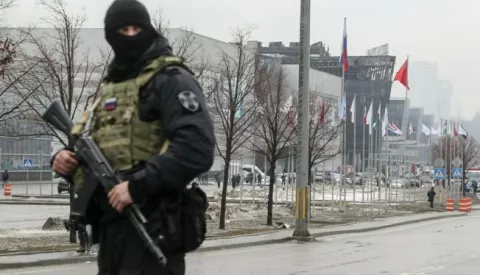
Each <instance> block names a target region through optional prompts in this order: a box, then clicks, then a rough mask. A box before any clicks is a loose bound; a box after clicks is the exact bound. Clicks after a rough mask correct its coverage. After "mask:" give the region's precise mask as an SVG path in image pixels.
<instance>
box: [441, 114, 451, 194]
mask: <svg viewBox="0 0 480 275" xmlns="http://www.w3.org/2000/svg"><path fill="white" fill-rule="evenodd" d="M442 122H443V121H442ZM441 127H442V135H443V138H442V144H441V147H442V152H444V154H445V155H444V159H445V160H444V162H443V169H445V175H444V177H443V182H442V185H443V189H445V199H447V198H448V197H449V196H450V186H449V180H448V177H447V163H448V134H447V132H448V120H445V123H444V124H442V126H441ZM444 143H445V151H443V147H444Z"/></svg>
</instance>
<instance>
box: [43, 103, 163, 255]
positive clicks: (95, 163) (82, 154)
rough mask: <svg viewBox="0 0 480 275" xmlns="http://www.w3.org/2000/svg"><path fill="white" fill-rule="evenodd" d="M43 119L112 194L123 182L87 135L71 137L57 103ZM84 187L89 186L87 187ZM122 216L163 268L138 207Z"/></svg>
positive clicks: (126, 210)
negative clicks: (63, 138) (130, 224)
mask: <svg viewBox="0 0 480 275" xmlns="http://www.w3.org/2000/svg"><path fill="white" fill-rule="evenodd" d="M42 119H43V120H44V121H45V122H47V123H48V124H50V125H52V126H53V127H55V128H56V129H57V130H59V131H60V132H62V133H64V134H65V135H67V136H68V138H69V140H72V141H73V145H74V148H75V156H76V157H77V158H78V159H79V160H81V161H82V165H85V166H86V168H87V169H88V172H89V173H90V174H91V175H92V177H94V178H95V180H96V181H98V182H99V183H100V184H101V185H102V187H103V188H104V189H105V191H106V192H107V193H108V192H109V191H110V190H112V189H113V187H114V186H115V185H116V184H118V183H121V182H122V180H121V179H120V178H119V177H118V176H117V175H116V173H115V171H114V170H113V168H112V167H111V166H110V164H109V163H108V161H107V159H106V158H105V156H104V155H103V153H102V152H101V151H100V149H99V148H98V146H97V144H95V142H94V141H93V140H92V139H91V137H90V136H88V135H86V134H83V135H72V134H71V132H72V127H73V124H72V121H71V120H70V117H69V116H68V114H67V112H66V111H65V109H64V108H63V106H62V105H61V103H60V101H59V100H55V101H54V102H52V104H51V105H50V107H48V109H47V110H46V111H45V113H44V114H43V115H42ZM85 185H88V183H87V184H85ZM85 187H86V189H90V190H92V189H94V188H93V187H91V186H90V187H88V186H85ZM76 197H78V194H76ZM83 199H85V198H83ZM124 213H125V214H126V215H127V216H128V218H129V219H130V221H131V223H132V224H133V226H134V227H135V229H136V230H137V232H138V234H139V235H140V237H141V238H142V240H143V241H144V243H145V245H146V246H147V248H148V249H149V250H150V252H152V253H153V255H154V256H155V257H156V258H157V260H158V261H159V262H160V263H161V264H163V265H165V264H166V263H167V258H166V257H165V254H163V252H162V250H161V249H160V247H158V245H157V244H156V243H155V242H154V241H153V239H152V238H151V237H150V235H149V234H148V232H147V230H146V229H145V224H146V223H147V219H146V218H145V216H144V215H143V213H142V212H141V211H140V208H139V207H138V205H136V204H133V205H130V206H129V207H127V208H126V209H125V210H124ZM159 238H161V236H159Z"/></svg>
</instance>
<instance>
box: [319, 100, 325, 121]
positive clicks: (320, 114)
mask: <svg viewBox="0 0 480 275" xmlns="http://www.w3.org/2000/svg"><path fill="white" fill-rule="evenodd" d="M318 123H320V124H324V123H325V100H324V101H323V102H322V108H321V109H320V113H318Z"/></svg>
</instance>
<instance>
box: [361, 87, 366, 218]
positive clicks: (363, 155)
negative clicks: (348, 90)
mask: <svg viewBox="0 0 480 275" xmlns="http://www.w3.org/2000/svg"><path fill="white" fill-rule="evenodd" d="M365 103H366V97H365V96H364V97H363V116H362V118H363V121H362V131H363V133H362V139H363V140H362V178H361V182H362V209H363V210H365V208H364V205H365V160H366V159H365V128H366V127H365V116H366V114H365V108H366V107H365Z"/></svg>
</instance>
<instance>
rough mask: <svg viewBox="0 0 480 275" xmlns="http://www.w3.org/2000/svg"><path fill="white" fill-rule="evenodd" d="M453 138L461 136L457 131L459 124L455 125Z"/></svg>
mask: <svg viewBox="0 0 480 275" xmlns="http://www.w3.org/2000/svg"><path fill="white" fill-rule="evenodd" d="M453 136H454V137H458V136H459V134H458V131H457V124H456V123H455V122H454V123H453Z"/></svg>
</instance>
